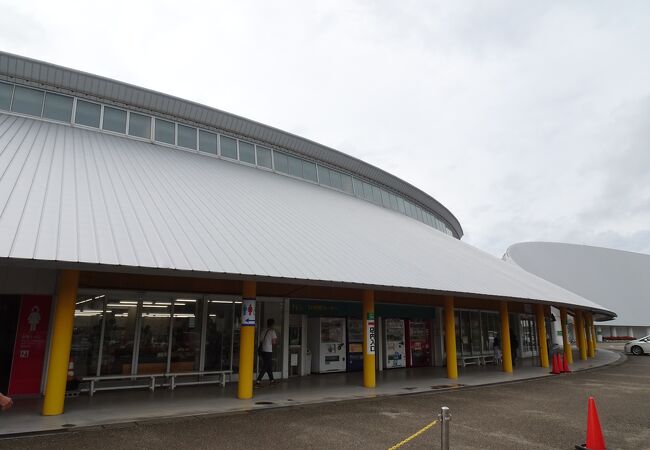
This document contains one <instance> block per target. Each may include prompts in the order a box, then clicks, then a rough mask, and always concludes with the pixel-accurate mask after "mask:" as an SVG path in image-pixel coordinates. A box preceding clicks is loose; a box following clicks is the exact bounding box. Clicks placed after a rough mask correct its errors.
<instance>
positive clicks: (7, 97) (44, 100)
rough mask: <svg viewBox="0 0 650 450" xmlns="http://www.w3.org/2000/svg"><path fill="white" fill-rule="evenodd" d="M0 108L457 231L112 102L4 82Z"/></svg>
mask: <svg viewBox="0 0 650 450" xmlns="http://www.w3.org/2000/svg"><path fill="white" fill-rule="evenodd" d="M0 109H4V110H8V111H13V112H16V113H19V114H25V115H29V116H36V117H43V118H45V119H49V120H55V121H60V122H66V123H74V124H77V125H82V126H85V127H90V128H95V129H101V130H104V131H109V132H112V133H119V134H124V135H128V136H133V137H136V138H142V139H149V140H154V141H156V142H160V143H163V144H167V145H173V146H176V147H181V148H185V149H189V150H198V151H200V152H203V153H209V154H212V155H219V156H221V157H224V158H229V159H232V160H239V161H241V162H244V163H247V164H252V165H256V166H258V167H261V168H265V169H270V170H274V171H276V172H278V173H282V174H286V175H290V176H294V177H298V178H302V179H304V180H307V181H311V182H313V183H318V184H320V185H323V186H328V187H331V188H334V189H338V190H340V191H343V192H346V193H348V194H351V195H355V196H356V197H358V198H361V199H364V200H367V201H369V202H372V203H375V204H377V205H380V206H383V207H385V208H389V209H393V210H395V211H398V212H400V213H402V214H405V215H408V216H409V217H412V218H414V219H416V220H419V221H420V222H423V223H426V224H427V225H429V226H432V227H434V228H436V229H437V230H439V231H442V232H443V233H446V234H449V235H453V234H452V231H451V229H450V228H449V227H448V226H447V225H446V224H445V223H444V222H443V221H442V220H440V219H438V218H437V217H436V216H435V215H433V214H431V213H429V212H427V211H426V210H425V209H423V208H421V207H419V206H417V205H414V204H413V203H410V202H409V201H407V200H405V199H404V198H402V197H400V196H399V195H395V194H393V193H391V192H388V191H386V190H384V189H381V188H379V187H378V186H375V185H373V184H370V183H368V182H366V181H363V180H360V179H358V178H355V177H353V176H351V175H348V174H345V173H343V172H339V171H337V170H334V169H329V168H327V167H324V166H321V165H320V164H316V163H314V162H311V161H308V160H305V159H302V158H298V157H295V156H292V155H289V154H286V153H283V152H280V151H277V150H272V149H270V148H267V147H264V146H261V145H257V144H253V143H250V142H246V141H243V140H240V139H235V138H232V137H228V136H224V135H222V134H218V133H213V132H210V131H207V130H202V129H199V128H195V127H191V126H187V125H183V124H181V123H176V122H171V121H169V120H165V119H160V118H158V117H151V116H148V115H145V114H140V113H136V112H132V111H128V110H124V109H120V108H115V107H113V106H108V105H103V104H100V103H94V102H90V101H87V100H82V99H80V98H76V97H71V96H67V95H61V94H56V93H53V92H48V91H43V90H39V89H32V88H28V87H25V86H20V85H13V84H8V83H3V82H0Z"/></svg>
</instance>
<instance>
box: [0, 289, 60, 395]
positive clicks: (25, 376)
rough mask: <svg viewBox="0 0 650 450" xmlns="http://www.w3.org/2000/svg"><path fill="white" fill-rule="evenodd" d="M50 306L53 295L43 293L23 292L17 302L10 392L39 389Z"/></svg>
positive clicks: (33, 391)
mask: <svg viewBox="0 0 650 450" xmlns="http://www.w3.org/2000/svg"><path fill="white" fill-rule="evenodd" d="M51 305H52V298H51V297H49V296H45V295H24V296H23V297H22V299H21V301H20V314H19V315H18V331H17V332H16V344H15V346H14V356H13V361H12V364H11V377H10V379H9V395H21V394H38V393H39V392H40V391H41V374H42V373H43V362H44V359H45V347H46V344H47V332H48V328H49V325H50V307H51Z"/></svg>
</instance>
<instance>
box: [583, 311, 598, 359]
mask: <svg viewBox="0 0 650 450" xmlns="http://www.w3.org/2000/svg"><path fill="white" fill-rule="evenodd" d="M582 317H583V318H584V321H585V336H586V338H587V357H588V358H593V357H594V356H596V352H594V340H593V339H592V336H591V322H590V321H589V313H588V312H586V311H585V312H584V313H583V315H582Z"/></svg>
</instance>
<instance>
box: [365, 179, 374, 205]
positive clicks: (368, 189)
mask: <svg viewBox="0 0 650 450" xmlns="http://www.w3.org/2000/svg"><path fill="white" fill-rule="evenodd" d="M363 198H365V199H366V200H369V201H372V186H370V184H369V183H366V182H365V181H364V183H363Z"/></svg>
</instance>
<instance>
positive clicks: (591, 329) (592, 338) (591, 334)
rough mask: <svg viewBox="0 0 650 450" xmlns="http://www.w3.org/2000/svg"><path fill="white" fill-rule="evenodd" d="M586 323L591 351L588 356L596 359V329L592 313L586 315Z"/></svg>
mask: <svg viewBox="0 0 650 450" xmlns="http://www.w3.org/2000/svg"><path fill="white" fill-rule="evenodd" d="M587 323H588V324H589V337H590V342H591V351H590V352H589V356H590V357H591V358H595V357H596V327H595V326H594V315H593V313H592V312H588V313H587Z"/></svg>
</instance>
